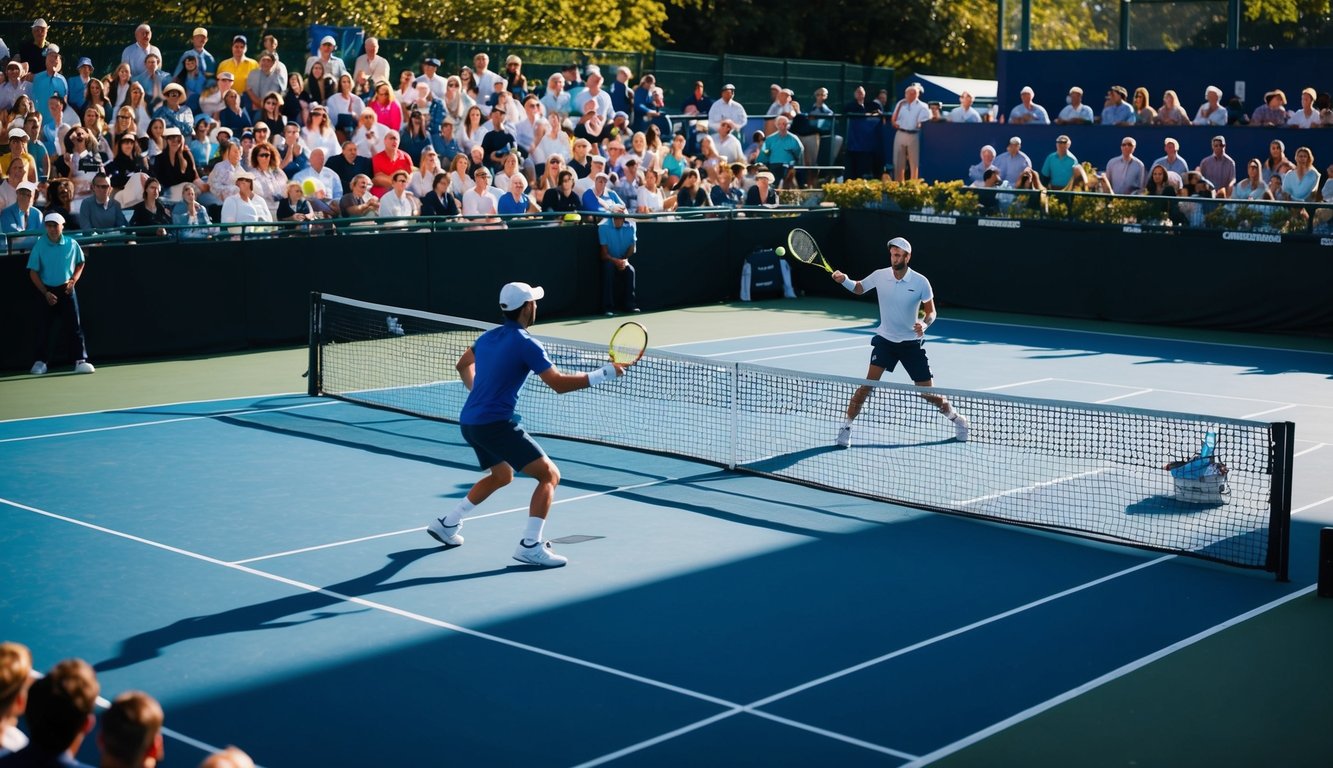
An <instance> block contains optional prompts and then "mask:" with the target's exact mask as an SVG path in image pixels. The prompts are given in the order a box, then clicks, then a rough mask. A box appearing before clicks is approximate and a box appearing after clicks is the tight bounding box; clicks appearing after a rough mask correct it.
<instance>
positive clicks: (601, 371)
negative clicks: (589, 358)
mask: <svg viewBox="0 0 1333 768" xmlns="http://www.w3.org/2000/svg"><path fill="white" fill-rule="evenodd" d="M615 377H616V367H615V366H614V365H612V364H611V363H607V364H606V365H604V366H602V367H601V368H598V369H597V370H595V371H588V386H589V387H595V386H597V385H598V384H602V383H605V382H606V381H607V380H608V379H614V378H615Z"/></svg>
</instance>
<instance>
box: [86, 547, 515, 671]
mask: <svg viewBox="0 0 1333 768" xmlns="http://www.w3.org/2000/svg"><path fill="white" fill-rule="evenodd" d="M440 551H441V548H440V547H422V548H419V549H407V550H402V551H400V552H390V553H389V554H388V559H389V561H388V562H387V563H385V564H384V565H382V566H381V567H379V568H377V569H376V570H374V571H371V572H370V573H367V574H365V575H362V576H357V577H356V578H353V579H348V580H347V581H340V582H338V583H336V584H330V585H328V586H324V587H320V588H318V591H306V590H302V591H301V592H300V593H298V594H295V595H289V596H287V597H280V598H277V599H275V600H268V601H265V602H262V603H255V604H254V605H246V606H242V607H240V608H232V609H229V610H225V611H220V612H218V613H212V614H206V615H203V616H191V617H189V618H185V619H181V620H180V621H176V622H172V623H171V624H168V625H166V626H164V627H159V628H157V629H151V630H148V631H147V632H141V633H139V634H137V635H134V636H133V637H129V638H126V639H125V640H122V641H121V643H120V650H119V652H118V653H117V654H116V655H115V656H113V657H111V658H108V659H104V660H102V661H99V662H97V663H96V664H95V665H94V668H95V669H96V670H97V671H99V672H105V671H107V670H112V669H120V668H122V667H128V666H130V665H133V664H138V663H139V662H142V661H148V660H149V659H153V658H156V657H158V656H161V655H162V652H163V651H164V650H165V649H166V648H169V647H170V646H172V645H175V644H177V643H183V642H185V641H187V640H196V639H199V638H204V637H214V636H217V635H229V634H236V633H239V632H254V631H257V630H267V629H283V628H286V627H295V626H300V625H302V624H309V623H311V622H314V621H323V620H325V619H332V618H336V617H338V616H344V615H348V614H352V613H363V612H365V611H369V610H372V609H371V608H369V607H364V608H360V609H356V608H355V607H354V606H355V605H356V604H355V603H349V602H348V598H351V597H366V596H368V595H376V594H381V593H384V592H392V591H395V590H399V589H411V588H413V587H422V586H430V585H435V584H447V583H449V582H453V581H466V580H469V579H478V578H485V577H488V576H498V575H500V574H505V573H521V572H523V571H525V570H529V569H528V568H525V567H524V566H521V565H518V564H515V565H514V566H511V567H505V568H494V569H492V570H489V571H480V572H477V573H465V574H457V575H453V576H431V577H420V578H413V579H404V580H403V581H391V579H392V578H393V577H394V576H395V575H396V574H398V573H399V572H400V571H402V570H403V569H404V568H406V567H407V566H409V565H411V564H412V563H414V562H416V561H417V560H420V559H421V558H423V557H425V556H427V555H431V554H435V553H437V552H440ZM298 589H300V588H299V587H298ZM349 607H352V609H351V610H336V609H339V608H344V609H345V608H349Z"/></svg>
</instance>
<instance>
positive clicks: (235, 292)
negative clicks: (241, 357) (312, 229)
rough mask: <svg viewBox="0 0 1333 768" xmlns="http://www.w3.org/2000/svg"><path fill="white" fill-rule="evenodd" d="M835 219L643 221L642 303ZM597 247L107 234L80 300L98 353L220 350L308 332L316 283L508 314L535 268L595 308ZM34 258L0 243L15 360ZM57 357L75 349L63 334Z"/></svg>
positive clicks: (697, 298)
mask: <svg viewBox="0 0 1333 768" xmlns="http://www.w3.org/2000/svg"><path fill="white" fill-rule="evenodd" d="M836 224H837V222H836V219H835V218H834V217H833V216H830V215H820V214H808V215H803V216H801V217H800V218H799V219H794V218H782V219H759V218H755V219H743V220H731V219H703V220H697V221H671V222H669V221H651V222H649V221H645V222H640V223H639V225H638V226H639V249H638V254H637V256H636V257H635V258H634V264H635V265H636V269H637V270H638V285H639V303H640V305H641V306H642V307H643V308H644V309H647V310H653V309H664V308H667V307H674V306H682V305H694V304H704V303H709V302H715V301H724V300H727V299H731V298H734V297H735V296H736V295H737V293H738V289H739V284H740V269H741V264H742V262H743V260H744V258H745V256H746V255H747V254H749V253H750V252H751V251H753V250H755V249H758V248H772V247H774V246H776V245H778V244H779V243H781V242H782V241H783V239H784V238H785V237H786V233H787V232H788V231H789V230H790V229H791V228H792V227H793V226H802V227H805V228H806V229H809V230H810V231H811V232H812V233H814V235H815V236H816V237H817V238H821V239H823V240H826V241H828V242H836V240H835V238H834V237H833V234H834V231H835V228H836ZM598 253H599V251H598V245H597V232H596V230H595V229H594V228H593V227H591V226H586V225H583V226H573V227H537V228H527V229H510V230H504V231H450V232H436V233H426V232H419V233H417V232H402V233H398V232H394V233H385V234H377V235H357V236H346V237H343V236H338V237H312V238H300V239H281V240H247V241H245V242H243V243H242V242H235V241H230V242H210V243H191V244H186V245H181V244H176V243H144V244H139V245H117V246H100V247H90V248H87V249H86V254H87V258H88V266H87V269H86V271H85V272H84V277H83V279H82V280H81V281H80V283H79V300H80V306H81V309H82V312H83V316H84V325H85V328H86V332H87V339H88V347H89V353H90V355H91V357H92V359H93V360H94V361H95V362H96V361H100V360H109V359H115V358H127V357H154V356H162V355H174V354H188V353H198V352H212V351H220V350H228V349H241V348H245V347H250V346H264V345H275V344H291V343H299V342H301V341H303V340H304V339H305V336H306V326H307V312H308V306H309V293H310V291H323V292H326V293H335V294H339V295H343V296H350V297H354V298H358V299H363V300H366V301H374V302H380V303H384V304H392V305H395V306H402V307H408V308H413V309H425V310H429V311H432V312H438V313H441V314H450V315H460V316H464V317H471V318H479V319H482V320H497V319H498V315H499V310H498V307H497V296H498V294H499V290H500V286H501V285H503V284H504V283H506V282H508V281H511V280H523V281H526V282H530V283H533V284H534V285H542V286H544V287H545V288H546V298H545V299H544V300H543V301H542V310H543V316H545V317H559V316H575V315H589V314H593V313H595V312H597V311H598V310H599V309H600V307H599V302H600V292H599V291H600V288H599V286H600V281H601V272H600V267H599V257H598ZM26 264H27V256H26V254H24V255H19V254H16V255H8V256H0V327H3V328H4V329H5V330H4V333H3V336H2V337H0V338H3V341H2V342H0V369H3V370H22V369H26V368H28V367H29V366H30V365H32V339H33V314H34V311H35V307H36V305H37V304H38V303H39V302H40V301H41V297H40V296H38V294H37V291H36V290H35V289H34V288H33V287H32V284H31V283H30V282H29V280H28V276H27V273H26ZM821 274H823V273H822V272H821ZM54 358H55V359H54V360H53V361H52V362H60V363H66V362H69V361H67V360H65V359H64V358H65V356H64V350H63V348H60V347H58V348H57V351H56V352H55V353H54Z"/></svg>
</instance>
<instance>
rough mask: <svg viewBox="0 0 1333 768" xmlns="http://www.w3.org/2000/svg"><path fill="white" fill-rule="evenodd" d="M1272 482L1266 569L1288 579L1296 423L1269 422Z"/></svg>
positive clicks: (1283, 579) (1278, 577)
mask: <svg viewBox="0 0 1333 768" xmlns="http://www.w3.org/2000/svg"><path fill="white" fill-rule="evenodd" d="M1269 436H1270V440H1269V445H1270V446H1271V448H1270V451H1271V456H1270V458H1271V464H1270V466H1271V468H1272V473H1273V474H1272V478H1273V479H1272V482H1271V483H1270V488H1269V518H1268V570H1270V571H1272V572H1273V573H1274V575H1276V576H1277V580H1278V581H1290V576H1289V568H1290V561H1291V482H1292V463H1293V461H1292V459H1293V456H1292V454H1293V453H1294V452H1295V447H1296V424H1295V423H1294V422H1290V421H1278V422H1273V423H1272V424H1270V425H1269Z"/></svg>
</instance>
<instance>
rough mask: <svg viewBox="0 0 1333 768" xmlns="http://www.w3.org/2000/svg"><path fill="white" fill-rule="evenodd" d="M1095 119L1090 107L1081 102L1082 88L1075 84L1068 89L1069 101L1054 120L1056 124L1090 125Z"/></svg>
mask: <svg viewBox="0 0 1333 768" xmlns="http://www.w3.org/2000/svg"><path fill="white" fill-rule="evenodd" d="M1095 119H1096V115H1094V114H1093V112H1092V107H1090V106H1088V105H1087V104H1084V103H1083V89H1082V88H1080V87H1078V86H1077V85H1076V86H1074V87H1073V88H1070V89H1069V103H1068V104H1066V105H1065V106H1064V108H1063V109H1061V110H1060V114H1059V115H1058V116H1056V118H1055V122H1056V123H1057V124H1058V125H1092V121H1093V120H1095Z"/></svg>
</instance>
